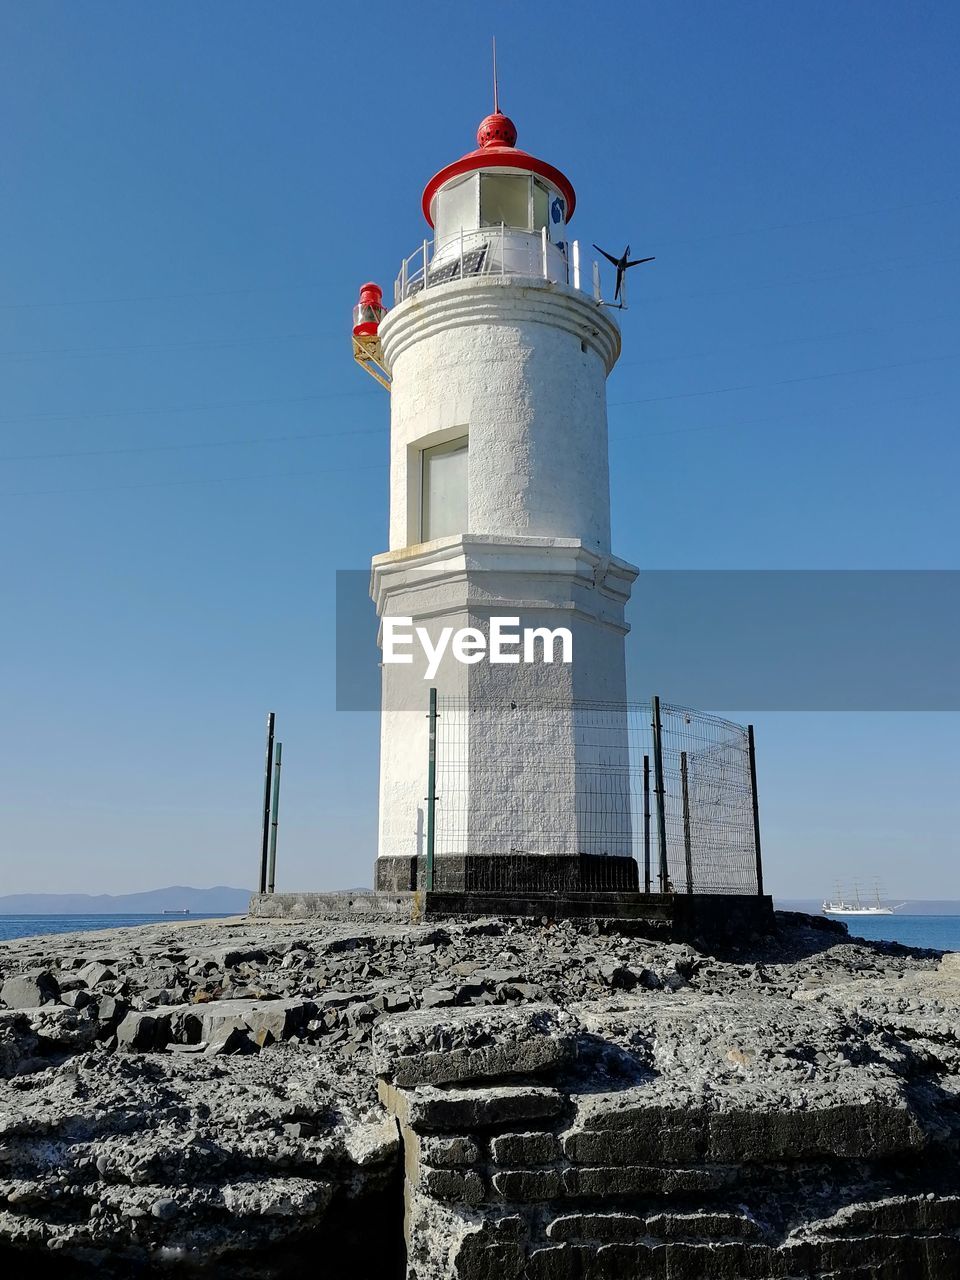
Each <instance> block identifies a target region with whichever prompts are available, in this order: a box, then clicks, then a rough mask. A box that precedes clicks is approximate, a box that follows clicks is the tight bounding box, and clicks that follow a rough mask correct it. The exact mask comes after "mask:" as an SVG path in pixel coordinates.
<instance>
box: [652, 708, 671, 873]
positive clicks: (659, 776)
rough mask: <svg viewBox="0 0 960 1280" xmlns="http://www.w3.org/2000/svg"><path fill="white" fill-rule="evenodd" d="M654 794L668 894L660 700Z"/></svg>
mask: <svg viewBox="0 0 960 1280" xmlns="http://www.w3.org/2000/svg"><path fill="white" fill-rule="evenodd" d="M653 793H654V795H655V796H656V798H657V844H658V846H659V853H660V877H659V878H660V892H661V893H666V892H667V884H668V882H669V880H670V872H669V870H668V868H667V804H666V796H665V794H664V786H663V725H662V724H661V723H660V699H659V698H657V697H654V699H653Z"/></svg>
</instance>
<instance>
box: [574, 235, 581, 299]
mask: <svg viewBox="0 0 960 1280" xmlns="http://www.w3.org/2000/svg"><path fill="white" fill-rule="evenodd" d="M573 287H574V288H575V289H579V288H580V241H579V240H574V242H573Z"/></svg>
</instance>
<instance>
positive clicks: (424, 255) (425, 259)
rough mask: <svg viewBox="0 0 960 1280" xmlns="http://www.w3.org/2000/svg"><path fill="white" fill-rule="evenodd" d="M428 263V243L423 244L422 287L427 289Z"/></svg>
mask: <svg viewBox="0 0 960 1280" xmlns="http://www.w3.org/2000/svg"><path fill="white" fill-rule="evenodd" d="M429 261H430V241H429V240H424V242H423V287H424V289H426V287H427V263H428V262H429Z"/></svg>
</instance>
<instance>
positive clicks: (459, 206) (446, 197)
mask: <svg viewBox="0 0 960 1280" xmlns="http://www.w3.org/2000/svg"><path fill="white" fill-rule="evenodd" d="M478 176H479V175H478V174H476V173H471V174H468V175H467V177H466V178H461V179H460V181H459V182H451V183H450V185H449V186H447V187H444V189H443V190H442V191H440V192H439V193H438V194H437V208H436V217H435V222H436V232H437V244H438V245H443V244H446V243H447V241H448V240H453V239H454V238H455V237H457V236H459V234H460V232H461V231H476V229H477V227H478V226H479V225H480V223H479V207H478V206H479V198H478V196H477V185H478V184H477V179H478Z"/></svg>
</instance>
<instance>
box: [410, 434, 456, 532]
mask: <svg viewBox="0 0 960 1280" xmlns="http://www.w3.org/2000/svg"><path fill="white" fill-rule="evenodd" d="M420 460H421V473H420V541H421V542H429V541H430V540H431V539H432V538H446V537H448V536H449V535H450V534H454V533H466V532H467V511H468V508H467V437H466V436H461V437H460V438H459V439H458V440H449V441H447V443H446V444H438V445H434V446H433V448H432V449H424V450H423V451H422V452H421V454H420Z"/></svg>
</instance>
